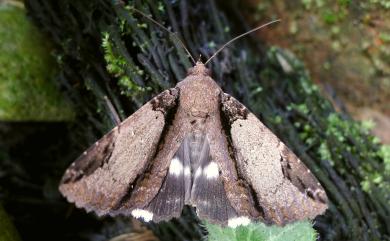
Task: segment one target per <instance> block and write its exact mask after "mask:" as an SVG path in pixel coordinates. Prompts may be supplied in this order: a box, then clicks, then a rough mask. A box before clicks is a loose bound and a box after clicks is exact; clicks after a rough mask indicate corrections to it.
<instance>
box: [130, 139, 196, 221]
mask: <svg viewBox="0 0 390 241" xmlns="http://www.w3.org/2000/svg"><path fill="white" fill-rule="evenodd" d="M184 149H185V143H184V142H183V143H182V144H181V146H180V147H179V149H178V151H177V153H176V154H175V155H174V157H173V158H172V160H171V161H170V165H169V169H168V173H167V175H166V177H165V180H164V182H163V184H162V186H161V189H160V190H159V192H158V194H157V195H156V196H155V197H154V199H153V200H152V201H151V203H150V204H149V205H148V206H147V207H146V208H145V210H148V211H149V212H150V213H152V214H153V221H155V222H160V221H162V220H169V219H171V218H174V217H176V218H177V217H180V214H181V212H182V210H183V207H184V203H185V194H186V184H187V182H188V180H190V179H191V172H190V171H189V162H188V161H189V160H188V161H187V160H185V150H184ZM133 212H134V211H133Z"/></svg>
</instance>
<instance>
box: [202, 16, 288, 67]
mask: <svg viewBox="0 0 390 241" xmlns="http://www.w3.org/2000/svg"><path fill="white" fill-rule="evenodd" d="M280 21H281V20H280V19H276V20H273V21H271V22H268V23H266V24H263V25H261V26H258V27H256V28H254V29H252V30H249V31H248V32H245V33H243V34H240V35H238V36H236V37H235V38H233V39H231V40H230V41H228V42H227V43H225V44H224V45H222V47H220V48H219V49H218V50H217V51H216V52H215V53H214V54H213V55H212V56H211V57H210V58H209V59H208V60H207V61H206V62H205V63H204V64H205V65H206V64H207V63H208V62H210V60H211V59H213V58H214V57H215V56H216V55H217V54H218V53H219V52H221V51H222V50H223V49H224V48H225V47H226V46H228V45H229V44H231V43H233V42H234V41H236V40H237V39H239V38H241V37H244V36H245V35H248V34H251V33H253V32H255V31H257V30H259V29H262V28H264V27H267V26H268V25H271V24H273V23H276V22H280Z"/></svg>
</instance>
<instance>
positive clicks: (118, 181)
mask: <svg viewBox="0 0 390 241" xmlns="http://www.w3.org/2000/svg"><path fill="white" fill-rule="evenodd" d="M59 190H60V192H61V193H62V194H63V195H64V196H65V197H66V198H67V199H68V201H69V202H73V203H75V204H76V206H77V207H80V208H85V209H86V210H87V211H88V212H90V211H93V212H95V213H96V214H97V215H99V216H102V215H111V216H116V215H125V216H129V215H131V216H133V217H135V218H139V219H142V220H144V221H154V222H160V221H165V220H170V219H172V218H177V217H179V216H180V215H181V212H182V210H183V207H184V206H185V205H189V206H192V207H194V208H195V210H196V213H197V215H198V217H199V218H200V219H202V220H207V221H209V222H211V223H216V224H220V225H228V226H230V227H237V226H239V225H246V224H249V223H250V222H254V221H261V222H265V223H268V224H277V225H284V224H286V223H289V222H293V221H296V220H303V219H312V218H314V217H316V216H317V215H319V214H322V213H323V212H324V211H325V210H326V209H327V202H328V198H327V196H326V193H325V191H324V189H323V188H322V186H321V184H320V183H319V182H318V181H317V179H316V178H315V176H314V175H313V174H312V173H311V171H310V170H309V169H308V168H307V167H306V166H305V165H304V164H303V163H302V161H301V160H300V159H299V158H298V157H297V156H296V155H295V154H294V153H293V152H292V151H291V150H290V149H289V148H288V147H287V146H286V145H285V144H283V142H281V141H280V140H279V138H278V137H277V136H275V135H274V134H273V133H272V132H271V131H270V130H269V129H268V128H267V127H266V126H265V125H264V124H263V123H262V122H261V121H260V120H259V119H258V118H257V117H256V116H255V115H254V114H253V113H251V112H250V111H249V110H248V109H247V108H246V107H245V106H244V105H243V104H241V103H240V102H239V101H238V100H236V99H235V98H234V97H232V96H230V95H229V94H226V93H224V92H223V91H222V89H221V88H220V87H219V86H218V84H217V83H216V82H215V81H214V80H213V79H212V77H211V76H210V70H209V69H208V68H206V67H205V65H204V64H203V63H201V62H197V63H196V64H195V66H194V67H192V68H190V69H189V70H188V74H187V77H186V78H185V79H183V80H182V81H180V82H179V83H178V84H177V85H176V86H175V87H174V88H171V89H168V90H165V91H164V92H162V93H160V94H159V95H157V96H156V97H154V98H153V99H151V100H150V101H149V102H147V103H146V104H145V105H144V106H142V107H141V108H140V109H139V110H137V111H136V112H135V113H134V114H132V115H131V116H130V117H128V118H127V119H126V120H124V121H123V122H121V123H120V124H119V125H118V126H116V127H115V128H114V129H112V130H111V131H110V132H108V133H107V134H106V135H105V136H103V137H102V138H101V139H100V140H98V141H97V142H96V143H95V144H94V145H92V146H91V147H89V148H88V149H87V150H86V151H85V152H84V153H83V154H82V155H81V156H80V157H79V158H78V159H77V160H76V161H75V162H74V163H72V164H71V166H70V167H69V168H68V169H67V170H66V172H65V174H64V176H63V178H62V180H61V183H60V186H59Z"/></svg>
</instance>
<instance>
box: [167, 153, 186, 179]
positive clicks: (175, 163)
mask: <svg viewBox="0 0 390 241" xmlns="http://www.w3.org/2000/svg"><path fill="white" fill-rule="evenodd" d="M182 172H183V165H182V164H181V162H180V160H179V158H177V157H174V158H173V159H172V161H171V165H170V166H169V174H173V175H175V176H180V174H182Z"/></svg>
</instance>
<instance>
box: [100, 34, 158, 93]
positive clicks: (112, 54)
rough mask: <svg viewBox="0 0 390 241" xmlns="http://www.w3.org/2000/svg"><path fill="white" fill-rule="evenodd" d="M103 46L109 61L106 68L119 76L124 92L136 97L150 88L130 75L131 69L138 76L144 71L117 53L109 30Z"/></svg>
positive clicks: (104, 37)
mask: <svg viewBox="0 0 390 241" xmlns="http://www.w3.org/2000/svg"><path fill="white" fill-rule="evenodd" d="M102 46H103V49H104V59H105V60H106V63H107V66H106V68H107V70H108V72H109V73H110V74H112V75H114V76H115V77H116V78H118V83H119V86H120V87H121V89H122V94H124V95H126V96H128V97H135V96H138V95H139V94H140V93H143V92H145V91H149V90H150V88H148V87H142V86H139V85H137V84H136V82H135V81H134V80H133V79H132V78H131V75H128V72H127V71H131V72H132V74H134V75H138V76H143V75H144V72H143V70H141V69H140V68H138V66H136V65H131V64H130V63H128V61H126V59H125V58H124V57H123V56H121V55H119V54H117V53H116V51H115V46H114V44H113V42H112V41H111V40H110V34H109V33H108V32H105V33H103V40H102Z"/></svg>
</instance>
